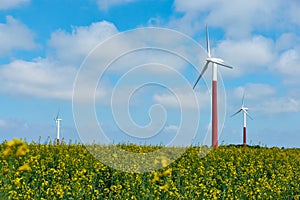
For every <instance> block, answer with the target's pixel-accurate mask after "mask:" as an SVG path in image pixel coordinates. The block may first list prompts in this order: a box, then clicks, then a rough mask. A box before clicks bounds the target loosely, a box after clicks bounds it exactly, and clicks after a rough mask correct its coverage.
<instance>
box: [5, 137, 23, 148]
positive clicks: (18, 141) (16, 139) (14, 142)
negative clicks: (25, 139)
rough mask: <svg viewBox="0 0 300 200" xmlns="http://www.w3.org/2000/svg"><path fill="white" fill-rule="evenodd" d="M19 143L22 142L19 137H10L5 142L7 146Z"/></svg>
mask: <svg viewBox="0 0 300 200" xmlns="http://www.w3.org/2000/svg"><path fill="white" fill-rule="evenodd" d="M21 143H22V140H21V139H18V138H14V139H12V140H11V141H8V142H7V143H6V145H7V146H9V147H13V146H15V145H18V144H21Z"/></svg>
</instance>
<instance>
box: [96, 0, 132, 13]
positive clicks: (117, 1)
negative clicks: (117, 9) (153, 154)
mask: <svg viewBox="0 0 300 200" xmlns="http://www.w3.org/2000/svg"><path fill="white" fill-rule="evenodd" d="M134 1H137V0H98V1H97V3H98V6H99V8H100V9H101V10H104V11H107V10H109V8H111V7H113V6H117V5H121V4H127V3H131V2H134Z"/></svg>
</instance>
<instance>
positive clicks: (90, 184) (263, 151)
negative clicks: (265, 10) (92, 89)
mask: <svg viewBox="0 0 300 200" xmlns="http://www.w3.org/2000/svg"><path fill="white" fill-rule="evenodd" d="M119 147H120V148H123V149H126V150H127V151H132V152H149V151H154V150H156V149H159V148H161V147H159V146H137V145H133V144H132V145H119ZM99 148H100V149H101V148H103V147H101V146H99ZM170 150H172V148H170ZM177 150H178V148H175V147H174V151H177ZM205 150H207V148H205V147H202V148H200V147H189V148H188V149H187V151H186V152H185V153H184V154H183V155H182V156H181V157H180V158H179V159H177V160H176V161H175V162H173V163H172V164H171V165H168V166H165V167H164V168H162V169H159V170H156V171H152V172H147V173H133V172H131V173H130V172H121V171H119V170H116V169H113V168H111V167H108V166H106V165H104V164H102V163H101V162H99V161H97V160H96V159H95V158H94V157H93V156H92V155H91V154H90V153H89V151H88V150H87V149H86V147H85V146H84V145H81V144H71V145H67V144H61V145H54V144H46V145H42V144H36V143H31V144H27V143H25V142H23V141H21V140H19V139H14V140H12V141H9V142H4V143H3V144H0V152H1V153H0V199H299V197H300V149H279V148H254V147H250V148H246V149H243V148H242V147H236V146H220V147H219V148H217V149H213V150H211V151H210V152H209V153H208V154H207V155H206V156H203V155H205V154H203V152H204V151H205ZM202 154H203V155H202ZM112 157H113V156H112ZM112 160H113V158H112ZM157 162H160V163H157ZM157 162H156V163H153V165H157V164H161V165H162V166H164V160H163V159H160V160H159V159H158V161H157Z"/></svg>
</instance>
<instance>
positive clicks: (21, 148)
mask: <svg viewBox="0 0 300 200" xmlns="http://www.w3.org/2000/svg"><path fill="white" fill-rule="evenodd" d="M28 152H29V149H28V148H27V145H26V143H23V144H22V145H21V146H19V147H18V150H17V152H16V156H17V157H19V156H24V155H26V153H28Z"/></svg>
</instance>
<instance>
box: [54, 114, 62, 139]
mask: <svg viewBox="0 0 300 200" xmlns="http://www.w3.org/2000/svg"><path fill="white" fill-rule="evenodd" d="M61 120H62V119H61V118H59V110H58V112H57V115H56V118H54V121H55V123H56V131H57V132H56V133H57V134H56V143H57V144H59V134H60V121H61Z"/></svg>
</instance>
